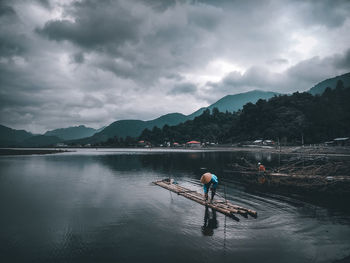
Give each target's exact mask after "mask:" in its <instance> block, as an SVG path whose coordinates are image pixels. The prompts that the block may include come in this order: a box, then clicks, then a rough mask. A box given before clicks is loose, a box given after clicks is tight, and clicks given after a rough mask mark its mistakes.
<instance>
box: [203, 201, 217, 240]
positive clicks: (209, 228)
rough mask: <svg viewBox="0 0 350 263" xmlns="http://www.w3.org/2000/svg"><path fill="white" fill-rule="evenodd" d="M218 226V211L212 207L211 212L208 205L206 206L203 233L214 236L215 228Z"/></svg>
mask: <svg viewBox="0 0 350 263" xmlns="http://www.w3.org/2000/svg"><path fill="white" fill-rule="evenodd" d="M216 228H218V221H217V220H216V211H215V210H213V209H212V210H211V213H210V212H209V208H208V206H205V212H204V224H203V226H202V233H203V235H205V236H212V235H213V234H214V229H216Z"/></svg>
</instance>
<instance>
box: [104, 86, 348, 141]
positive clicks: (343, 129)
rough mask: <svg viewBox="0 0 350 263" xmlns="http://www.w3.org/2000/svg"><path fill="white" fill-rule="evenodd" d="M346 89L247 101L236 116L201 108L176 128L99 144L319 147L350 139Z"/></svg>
mask: <svg viewBox="0 0 350 263" xmlns="http://www.w3.org/2000/svg"><path fill="white" fill-rule="evenodd" d="M349 102H350V87H346V88H345V87H344V85H343V82H342V81H341V80H339V81H338V83H337V85H336V88H335V89H331V88H327V89H326V90H325V91H324V93H323V94H322V95H315V96H313V95H311V94H310V93H307V92H303V93H299V92H295V93H293V94H292V95H279V96H275V97H273V98H271V99H269V100H263V99H260V100H258V101H257V102H256V103H255V104H253V103H247V104H245V105H244V106H243V109H242V110H239V111H237V112H228V111H226V112H220V111H219V110H218V109H217V108H214V109H213V110H212V111H210V110H209V109H207V110H205V111H204V112H203V113H202V114H201V115H200V116H198V117H196V118H194V119H193V120H188V121H186V122H184V123H180V124H178V125H175V126H169V125H165V126H163V127H162V128H159V127H156V126H155V127H154V128H153V129H145V130H143V132H142V134H141V135H140V136H139V137H138V138H131V137H127V138H125V139H123V138H118V137H114V138H110V139H109V140H108V141H106V142H103V143H99V144H98V145H101V146H114V147H128V146H136V145H137V144H138V141H145V142H149V143H150V144H152V145H160V144H164V143H166V142H170V143H174V142H177V143H179V144H183V143H186V142H188V141H190V140H196V141H200V142H211V143H219V144H233V143H240V142H245V141H252V140H256V139H263V140H267V139H270V140H274V141H277V140H280V141H281V142H283V143H289V144H301V143H305V144H311V143H321V142H325V141H328V140H331V139H334V138H336V137H349V136H350V103H349Z"/></svg>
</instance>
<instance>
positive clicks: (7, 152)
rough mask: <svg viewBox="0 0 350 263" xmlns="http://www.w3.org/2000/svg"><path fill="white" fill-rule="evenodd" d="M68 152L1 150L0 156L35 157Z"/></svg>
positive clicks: (25, 149)
mask: <svg viewBox="0 0 350 263" xmlns="http://www.w3.org/2000/svg"><path fill="white" fill-rule="evenodd" d="M65 152H69V151H68V150H62V149H60V150H57V149H33V148H30V149H29V148H22V149H21V148H17V149H9V148H0V156H13V155H35V154H40V155H42V154H55V153H65Z"/></svg>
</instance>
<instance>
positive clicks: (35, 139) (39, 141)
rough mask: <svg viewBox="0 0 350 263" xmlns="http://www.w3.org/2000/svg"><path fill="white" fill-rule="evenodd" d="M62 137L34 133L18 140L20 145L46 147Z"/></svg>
mask: <svg viewBox="0 0 350 263" xmlns="http://www.w3.org/2000/svg"><path fill="white" fill-rule="evenodd" d="M61 141H62V139H60V138H58V137H56V136H45V135H35V136H32V137H29V138H27V139H25V140H23V141H21V142H20V144H19V146H20V147H46V146H54V145H55V144H57V143H58V142H61Z"/></svg>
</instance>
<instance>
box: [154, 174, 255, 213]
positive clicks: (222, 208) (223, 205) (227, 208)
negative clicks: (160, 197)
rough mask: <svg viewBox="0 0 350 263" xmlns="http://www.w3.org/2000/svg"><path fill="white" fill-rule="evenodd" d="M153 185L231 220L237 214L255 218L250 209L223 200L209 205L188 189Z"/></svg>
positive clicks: (164, 184)
mask: <svg viewBox="0 0 350 263" xmlns="http://www.w3.org/2000/svg"><path fill="white" fill-rule="evenodd" d="M153 183H154V184H156V185H158V186H161V187H163V188H165V189H167V190H169V191H172V192H174V193H177V194H178V195H181V196H183V197H186V198H188V199H190V200H192V201H195V202H197V203H199V204H202V205H204V206H208V207H210V208H212V209H214V210H216V211H218V212H220V213H222V214H225V215H227V216H230V217H232V218H233V219H235V220H237V219H238V218H237V217H235V216H234V214H239V215H242V216H244V217H248V214H249V215H251V216H253V217H255V218H256V217H257V213H256V211H253V210H251V209H247V208H244V207H241V206H237V205H233V204H231V203H229V202H227V201H223V200H215V201H214V202H213V203H209V202H208V201H206V200H205V197H204V195H203V194H201V193H198V192H196V191H192V190H190V189H187V188H185V187H182V186H179V185H176V184H173V183H170V182H169V181H156V182H153Z"/></svg>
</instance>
